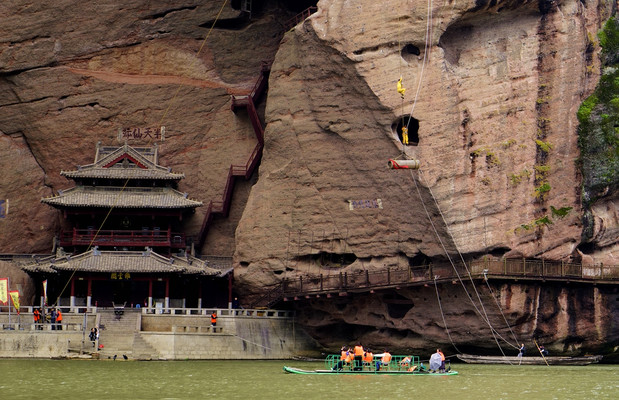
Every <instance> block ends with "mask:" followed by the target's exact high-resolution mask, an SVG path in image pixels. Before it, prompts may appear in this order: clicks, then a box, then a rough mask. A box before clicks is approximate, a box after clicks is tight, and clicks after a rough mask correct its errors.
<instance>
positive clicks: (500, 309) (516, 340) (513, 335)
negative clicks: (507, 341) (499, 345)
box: [484, 273, 520, 343]
mask: <svg viewBox="0 0 619 400" xmlns="http://www.w3.org/2000/svg"><path fill="white" fill-rule="evenodd" d="M484 281H485V282H486V286H488V291H489V292H490V295H491V296H492V298H493V299H494V301H495V303H496V306H497V307H498V309H499V311H500V312H501V316H502V317H503V321H505V325H507V328H508V329H509V331H510V332H511V334H512V337H513V338H514V341H515V342H516V343H520V342H519V341H518V338H517V337H516V334H515V333H514V331H513V330H512V327H511V325H510V324H509V322H507V318H506V317H505V314H504V313H503V307H501V304H500V303H499V300H497V298H496V296H495V295H494V291H493V290H492V288H491V287H490V284H489V283H488V277H487V276H486V274H485V273H484Z"/></svg>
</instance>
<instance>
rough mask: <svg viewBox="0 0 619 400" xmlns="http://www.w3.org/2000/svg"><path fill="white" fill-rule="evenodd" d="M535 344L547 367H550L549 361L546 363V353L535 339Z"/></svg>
mask: <svg viewBox="0 0 619 400" xmlns="http://www.w3.org/2000/svg"><path fill="white" fill-rule="evenodd" d="M533 343H535V347H537V351H539V354H540V355H541V356H542V358H543V359H544V362H545V363H546V365H548V366H549V367H550V364H548V361H546V357H544V353H542V349H540V348H539V346H538V345H537V340H535V339H533Z"/></svg>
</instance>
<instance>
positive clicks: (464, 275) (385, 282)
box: [251, 258, 619, 308]
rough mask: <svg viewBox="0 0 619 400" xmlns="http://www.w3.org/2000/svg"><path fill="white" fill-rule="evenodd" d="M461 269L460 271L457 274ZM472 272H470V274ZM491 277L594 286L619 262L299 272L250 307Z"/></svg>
mask: <svg viewBox="0 0 619 400" xmlns="http://www.w3.org/2000/svg"><path fill="white" fill-rule="evenodd" d="M456 272H457V273H456ZM469 273H470V277H469ZM470 278H472V279H475V280H482V279H489V280H496V281H505V280H507V281H510V280H514V281H523V282H524V281H541V282H574V283H576V282H578V283H584V284H593V285H616V284H617V282H619V265H603V264H599V265H583V264H581V263H568V262H562V261H549V260H538V259H524V258H523V259H502V260H483V261H474V262H471V263H469V264H468V265H467V268H464V266H463V265H462V264H458V265H456V266H454V267H452V266H448V265H442V266H437V265H434V266H433V265H425V266H406V267H404V266H403V267H391V268H385V269H380V270H373V271H368V270H363V271H356V272H339V273H325V274H319V275H316V274H312V275H310V274H308V275H298V276H296V277H294V278H284V279H283V280H282V281H281V282H280V283H279V284H276V285H273V286H271V287H268V288H265V290H264V292H263V294H262V296H260V297H259V298H257V299H256V301H254V303H253V304H252V305H251V308H257V307H270V306H272V305H274V304H275V303H277V302H278V301H281V300H284V299H294V298H297V299H299V298H302V297H304V298H309V297H316V296H320V295H335V296H338V295H344V294H346V293H348V292H351V293H355V292H356V293H363V292H369V291H370V290H377V289H388V288H401V287H408V286H420V285H429V284H433V283H434V282H435V281H436V282H437V283H450V282H451V283H454V282H456V280H458V279H463V280H466V281H468V280H469V279H470Z"/></svg>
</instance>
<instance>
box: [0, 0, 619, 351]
mask: <svg viewBox="0 0 619 400" xmlns="http://www.w3.org/2000/svg"><path fill="white" fill-rule="evenodd" d="M237 3H239V2H234V1H233V2H231V4H232V6H234V7H237V9H234V8H232V7H230V5H228V4H227V5H225V6H224V7H223V8H222V9H221V13H220V7H221V5H222V4H223V2H199V1H192V0H184V1H183V0H169V1H165V2H150V1H134V2H131V4H120V3H119V2H117V1H112V0H108V1H99V2H96V4H94V3H93V4H92V5H85V4H83V3H80V2H75V1H74V0H59V1H56V2H55V3H54V7H53V8H49V6H45V5H42V4H41V5H39V4H38V3H32V4H31V3H29V2H26V1H24V0H9V1H5V2H3V3H2V4H1V5H0V17H2V18H0V32H2V34H0V168H1V170H2V171H3V172H2V174H0V198H2V199H8V200H9V203H10V208H9V213H8V214H7V215H6V217H5V218H1V219H0V253H39V252H49V251H50V250H51V243H52V237H53V236H54V234H55V233H56V232H57V230H58V229H59V226H60V222H61V218H60V216H59V215H58V214H57V213H56V211H54V210H53V209H51V208H48V207H46V206H44V205H42V204H41V203H40V198H41V197H44V196H48V195H50V194H52V193H55V192H57V191H58V190H60V189H64V188H66V187H68V186H70V182H68V181H66V180H65V179H64V178H61V176H60V171H61V170H63V169H64V170H68V169H73V168H74V167H75V165H79V164H86V163H90V162H92V159H93V156H94V144H95V143H96V142H97V141H102V142H103V143H105V144H110V143H118V142H119V139H118V131H119V128H125V127H153V126H160V125H163V126H165V127H166V137H165V141H164V142H161V143H160V148H161V157H160V161H161V164H162V165H167V166H170V167H172V169H173V170H174V171H178V172H184V173H185V175H186V179H184V180H183V181H182V183H181V190H183V191H186V192H188V193H189V195H190V196H191V197H193V198H197V199H199V200H201V201H203V202H205V203H207V202H208V201H210V200H215V201H218V200H220V199H221V196H222V194H223V190H224V186H225V182H226V177H227V172H228V167H229V166H230V164H231V163H234V164H244V163H245V162H246V161H247V159H248V157H249V155H250V153H251V151H252V149H253V147H254V146H255V143H256V142H255V135H254V133H253V131H252V127H251V124H250V122H249V120H248V118H247V117H246V115H244V114H243V113H242V112H240V113H239V114H238V115H236V114H234V113H232V111H231V110H230V95H231V94H234V93H247V92H249V91H250V90H251V88H252V86H253V84H254V82H255V81H256V79H257V77H258V75H259V73H260V63H261V61H263V60H272V59H274V62H273V65H272V72H271V77H270V81H269V86H270V87H269V93H268V98H267V101H266V109H265V108H264V105H262V106H261V113H264V116H265V121H266V124H267V125H266V134H265V136H266V138H265V148H264V155H263V159H262V163H261V166H260V169H259V173H258V175H257V176H258V179H257V182H256V183H255V185H253V187H250V184H251V183H247V184H244V185H241V186H238V187H237V190H236V191H235V194H234V196H233V198H234V201H233V205H232V210H231V216H230V218H228V219H225V220H224V219H219V220H216V221H215V224H214V226H213V227H212V228H211V230H210V231H209V236H208V238H207V241H206V244H205V246H204V247H203V248H202V249H198V250H199V251H201V252H202V253H203V254H218V255H228V256H232V255H234V261H235V265H236V270H235V277H236V284H237V290H238V291H239V293H241V294H243V296H244V298H245V299H249V298H251V296H255V295H256V294H257V293H259V292H261V290H262V289H263V288H264V286H265V285H271V284H274V283H277V282H279V281H280V280H281V278H282V277H291V276H295V275H297V274H307V273H319V272H323V271H333V270H337V271H353V270H371V269H374V268H384V267H385V266H393V265H401V264H415V265H418V264H420V263H423V262H427V261H429V260H432V261H434V262H440V261H443V260H445V257H446V253H450V254H454V253H455V252H456V250H459V251H460V252H462V254H463V255H464V256H465V257H467V258H471V257H477V256H479V255H483V254H488V253H490V254H492V255H494V256H510V257H511V256H524V257H543V258H549V259H557V260H559V259H561V260H580V259H582V260H584V261H587V262H591V263H600V262H604V263H606V264H617V262H616V260H615V258H614V255H613V254H614V253H616V252H617V246H618V245H617V235H616V233H614V232H617V229H619V222H618V218H617V215H616V211H615V209H616V203H617V200H616V194H615V193H614V191H613V190H609V191H607V192H606V193H605V194H603V195H602V200H601V201H600V202H599V203H597V205H595V204H594V205H592V206H591V208H590V211H591V215H592V217H591V218H590V221H594V222H593V226H592V227H591V226H590V225H589V228H591V229H593V231H594V232H597V233H596V234H594V235H588V236H587V238H586V239H587V240H589V243H587V244H586V245H583V244H582V243H581V242H582V239H581V235H582V231H583V225H582V217H583V214H584V211H583V207H582V205H581V201H580V198H581V190H580V187H581V178H580V172H579V170H578V168H577V164H576V160H577V159H578V157H579V149H578V143H577V126H578V120H577V118H576V114H577V110H578V108H579V106H580V104H581V102H582V101H583V100H584V99H585V98H586V97H587V96H588V95H589V94H591V93H592V92H593V90H594V88H595V86H596V84H597V82H598V79H599V75H600V61H599V57H598V53H599V50H600V47H599V44H598V42H597V39H596V33H597V31H598V30H599V29H600V27H601V26H602V23H603V22H604V21H605V20H606V19H608V17H609V16H610V15H611V14H613V13H614V12H615V7H616V5H615V2H612V1H606V0H595V1H591V2H581V1H577V0H563V1H546V0H540V1H535V2H533V1H526V0H523V1H492V2H490V1H483V0H477V1H470V0H469V1H458V2H455V1H454V2H443V3H441V2H435V3H436V4H433V5H432V7H433V8H432V9H431V10H428V4H427V3H426V2H423V1H420V0H390V1H389V2H387V3H385V2H375V1H370V0H360V1H355V2H350V1H343V0H321V1H319V2H318V3H317V6H318V11H317V12H316V13H315V14H313V15H312V16H311V17H310V18H309V19H307V20H306V21H305V22H303V23H302V24H300V25H298V26H296V27H295V28H294V29H293V30H291V31H289V32H288V33H286V34H285V36H283V39H282V32H283V27H284V21H286V20H287V19H288V18H289V17H291V16H293V15H294V14H295V13H296V12H298V11H300V10H301V9H303V8H305V7H306V6H309V5H313V4H316V3H315V2H311V1H310V2H304V1H297V2H282V3H280V2H277V1H271V0H265V1H262V2H258V1H255V2H253V3H254V9H253V10H252V17H251V19H247V18H246V14H243V13H241V12H240V10H238V4H237ZM284 3H286V4H284ZM215 20H217V23H215V24H214V25H213V22H214V21H215ZM211 26H214V29H213V30H212V31H211V30H210V28H211ZM205 37H206V40H204V38H205ZM426 38H427V39H426ZM280 39H281V41H280ZM400 77H402V80H403V84H404V87H405V88H406V92H405V95H404V98H403V99H402V98H400V96H399V94H398V93H397V92H396V90H395V89H396V81H397V80H398V78H400ZM263 104H264V103H263ZM409 118H410V119H409ZM403 124H404V125H408V128H409V138H410V145H408V146H402V143H401V133H400V132H401V131H400V127H401V126H402V125H403ZM124 140H127V141H128V142H129V143H130V144H134V145H139V144H145V143H147V142H149V139H146V138H121V139H120V141H124ZM401 152H405V153H406V155H407V156H408V157H411V158H417V159H419V160H420V161H421V170H420V171H419V172H412V173H411V172H408V171H392V170H388V169H387V167H386V163H387V160H388V159H389V158H393V157H398V156H399V155H401ZM250 189H251V193H250ZM553 209H555V210H564V211H565V212H564V214H566V215H561V216H559V215H558V214H553V212H552V210H553ZM203 215H204V210H198V211H197V213H196V215H195V217H194V218H192V219H191V220H189V221H186V229H187V231H188V233H189V234H193V235H196V234H197V233H198V231H199V228H200V224H201V222H202V217H203ZM424 290H425V289H424ZM424 290H421V291H420V292H419V293H417V292H415V291H412V290H411V291H408V292H406V293H404V294H398V295H397V296H404V297H405V298H406V299H407V300H406V301H407V302H408V301H411V302H413V303H414V304H415V307H414V308H411V310H412V311H410V310H409V311H406V310H404V309H398V310H396V311H394V307H395V308H398V306H390V305H389V304H390V297H389V296H392V297H393V296H396V295H395V294H393V293H392V294H381V295H380V296H369V297H359V298H354V300H353V301H350V299H348V301H349V303H350V304H348V303H347V304H339V303H336V302H334V303H332V304H330V303H326V302H319V301H316V302H315V303H312V304H311V305H310V306H311V307H308V308H307V309H306V310H305V311H304V312H303V314H302V317H301V318H302V319H303V320H304V321H305V322H306V323H307V325H308V326H311V327H312V329H313V330H314V333H315V334H316V335H317V336H319V337H325V332H327V331H328V329H330V328H333V327H339V328H337V329H339V330H341V332H342V337H344V336H345V335H346V334H348V333H350V332H347V331H346V329H351V330H355V332H357V333H359V334H364V335H366V337H367V338H369V339H372V338H373V340H374V339H375V340H374V342H376V343H385V344H388V343H390V341H395V340H397V338H400V337H402V335H410V336H411V337H414V338H415V339H414V340H411V341H409V342H407V343H408V345H409V346H411V347H412V346H417V344H418V343H420V342H422V341H423V340H426V339H425V337H424V338H421V337H420V336H419V335H421V334H422V332H427V329H428V326H434V327H435V328H436V327H438V326H439V325H440V324H438V322H437V320H435V319H427V320H425V321H424V320H423V318H422V315H428V313H427V310H426V309H425V308H424V307H420V305H421V304H423V300H421V299H423V298H425V297H427V296H430V295H432V293H425V292H424ZM444 290H447V289H444ZM495 290H496V291H497V292H498V293H500V296H501V301H502V304H503V305H504V306H506V308H507V309H508V310H509V312H510V313H512V316H513V318H516V319H518V321H521V322H519V328H518V329H520V333H521V334H532V333H535V332H540V331H543V332H545V333H548V332H550V331H552V332H555V331H556V332H561V333H557V335H558V336H557V337H556V340H563V343H567V341H566V338H567V337H584V338H586V340H589V339H591V338H593V336H595V334H598V333H595V332H599V336H597V339H596V341H595V343H598V344H599V343H602V342H604V341H605V340H611V339H612V337H614V338H615V339H616V335H617V333H616V332H615V331H616V328H614V329H615V331H613V329H612V326H615V327H616V326H617V325H616V324H615V325H612V324H611V325H612V326H611V327H609V328H608V330H604V329H602V330H599V331H595V328H594V326H595V325H594V323H595V321H597V320H598V319H599V318H601V315H604V314H603V313H604V312H607V311H609V310H611V311H612V310H613V309H612V304H611V303H609V301H610V300H609V299H610V297H612V296H611V295H610V294H609V293H606V292H604V291H603V290H601V289H595V290H594V289H591V288H583V289H582V290H583V292H582V293H581V292H580V291H578V293H579V294H578V295H577V296H576V299H581V297H582V301H581V300H574V303H573V307H571V308H570V307H568V308H569V310H572V311H565V310H567V309H565V310H563V309H562V308H561V304H562V303H561V304H560V303H557V302H558V301H559V300H558V299H568V298H570V295H569V293H571V292H569V291H567V289H561V288H545V287H530V288H529V287H527V286H519V285H513V286H500V287H496V288H495ZM579 290H580V289H579ZM545 291H551V292H552V293H550V292H548V293H546V292H545ZM590 292H591V293H590ZM522 293H526V295H523V294H522ZM385 296H387V297H385ZM397 296H396V297H397ZM420 296H421V297H420ZM579 296H580V297H579ZM591 296H593V298H594V299H596V300H595V301H594V302H593V303H591V304H594V306H593V307H592V308H593V309H592V310H590V312H591V314H588V316H587V317H586V318H589V320H588V321H590V323H589V322H587V323H586V324H585V323H583V324H584V325H582V324H580V323H579V324H576V322H575V319H574V318H573V316H574V315H576V314H575V313H576V311H574V310H578V311H579V310H581V309H589V308H590V307H589V305H590V303H588V301H589V300H586V299H590V298H591ZM609 296H610V297H609ZM508 298H509V299H511V300H509V301H510V303H509V304H510V305H509V306H508V305H507V302H508V300H507V299H508ZM398 299H399V300H402V299H400V298H398ZM398 299H396V300H398ZM549 299H553V301H550V300H549ZM392 300H393V299H392ZM555 300H556V301H555ZM565 301H567V300H565ZM392 303H394V302H393V301H392ZM397 303H398V301H395V303H394V304H397ZM533 303H534V304H538V306H535V307H533V308H531V307H529V306H527V304H533ZM407 304H408V303H407ZM458 304H460V303H459V302H454V304H453V307H452V308H451V312H452V313H455V314H457V315H454V318H455V319H456V320H458V321H456V322H453V320H452V322H448V323H447V325H452V324H453V325H454V326H455V325H458V326H464V325H467V324H473V325H474V324H476V322H475V323H474V322H471V321H472V319H471V318H469V317H470V312H471V310H470V309H467V307H461V308H458ZM403 307H404V306H403ZM544 307H549V308H551V309H553V310H555V309H556V310H560V309H561V310H563V311H557V312H554V311H553V312H551V314H552V315H553V316H554V317H553V318H549V319H547V320H544V321H550V322H543V323H541V322H540V320H537V319H536V318H537V317H535V316H532V315H537V314H536V313H537V312H538V311H539V310H541V309H544ZM404 308H405V307H404ZM338 310H339V311H338ZM434 311H436V310H434ZM614 311H615V314H616V310H614ZM564 312H568V314H569V318H568V316H566V317H564V315H565V314H563V313H564ZM572 312H573V313H572ZM495 313H496V312H495ZM570 313H572V314H570ZM433 314H435V313H433ZM351 315H354V317H351ZM365 316H374V317H372V318H370V317H367V319H366V318H365ZM494 317H496V315H494ZM350 318H353V319H352V320H351V319H350ZM531 318H533V319H531ZM583 318H585V317H583ZM460 320H466V321H467V323H466V324H460V323H459V321H460ZM412 321H417V322H412ZM421 321H424V322H421ZM348 324H350V326H352V328H350V327H349V328H346V326H348ZM415 324H417V325H415ZM574 324H576V325H578V332H577V333H573V332H572V333H565V334H563V333H564V332H567V330H569V329H572V328H569V327H570V326H574ZM376 328H378V331H377V330H376ZM437 329H438V328H437ZM474 329H475V330H478V328H474ZM479 329H481V328H479ZM581 329H582V331H581ZM443 330H444V329H443ZM467 332H469V331H464V330H463V331H462V332H456V336H458V337H459V340H460V343H467V344H470V345H471V346H476V345H478V344H479V343H478V342H476V341H472V342H470V343H469V342H467V341H466V339H465V338H464V337H465V336H466V335H468V333H467ZM470 332H474V331H473V330H471V331H470ZM612 332H614V333H612ZM443 335H444V333H443ZM592 335H593V336H592ZM613 335H614V336H613ZM436 337H437V338H440V339H436V341H437V342H443V343H445V338H444V337H442V336H441V335H440V334H438V332H437V336H436ZM483 337H484V338H485V339H487V338H488V337H490V334H489V332H488V333H485V334H483ZM549 337H550V336H549ZM390 338H391V339H390ZM552 340H555V337H554V336H552ZM481 341H482V340H480V341H479V342H481ZM327 342H328V341H327ZM575 342H578V340H576V341H575ZM426 343H427V342H426ZM579 343H580V342H579Z"/></svg>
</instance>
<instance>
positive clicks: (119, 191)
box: [41, 186, 202, 209]
mask: <svg viewBox="0 0 619 400" xmlns="http://www.w3.org/2000/svg"><path fill="white" fill-rule="evenodd" d="M41 201H42V202H43V203H46V204H49V205H51V206H54V207H58V208H63V207H106V208H108V207H114V208H168V209H170V208H171V209H179V208H195V207H200V206H202V202H201V201H197V200H191V199H189V198H187V196H186V195H185V194H183V193H181V192H179V191H178V190H174V189H172V188H159V187H151V188H148V187H144V188H141V187H140V188H121V187H108V186H106V187H91V186H76V187H73V188H71V189H68V190H65V191H62V192H60V193H59V194H58V195H57V196H52V197H46V198H43V199H41Z"/></svg>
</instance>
